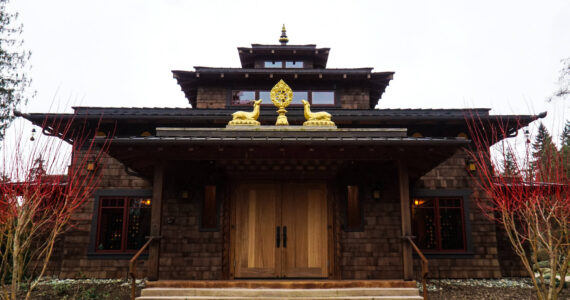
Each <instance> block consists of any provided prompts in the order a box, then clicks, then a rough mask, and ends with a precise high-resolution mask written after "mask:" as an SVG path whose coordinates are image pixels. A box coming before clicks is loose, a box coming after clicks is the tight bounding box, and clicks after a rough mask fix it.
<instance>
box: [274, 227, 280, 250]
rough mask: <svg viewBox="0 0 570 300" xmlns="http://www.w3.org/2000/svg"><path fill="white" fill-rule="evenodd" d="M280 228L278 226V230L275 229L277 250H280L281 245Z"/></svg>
mask: <svg viewBox="0 0 570 300" xmlns="http://www.w3.org/2000/svg"><path fill="white" fill-rule="evenodd" d="M279 229H280V227H279V226H277V228H275V246H276V247H277V248H279V244H280V243H281V233H280V232H279V231H280V230H279Z"/></svg>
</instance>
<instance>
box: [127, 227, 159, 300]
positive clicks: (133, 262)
mask: <svg viewBox="0 0 570 300" xmlns="http://www.w3.org/2000/svg"><path fill="white" fill-rule="evenodd" d="M158 239H160V236H149V237H148V241H146V243H144V245H143V246H142V247H141V248H140V249H139V251H138V252H137V253H136V254H135V256H133V258H131V260H130V261H129V275H130V276H131V280H132V282H131V300H135V297H136V290H137V278H136V274H135V273H136V272H137V264H136V263H137V259H138V258H139V256H141V254H142V253H143V252H144V250H146V248H148V246H149V245H150V243H151V242H152V241H154V240H158Z"/></svg>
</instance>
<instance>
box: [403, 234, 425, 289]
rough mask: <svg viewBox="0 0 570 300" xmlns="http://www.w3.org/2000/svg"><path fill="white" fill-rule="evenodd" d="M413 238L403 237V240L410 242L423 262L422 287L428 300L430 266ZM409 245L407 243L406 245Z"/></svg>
mask: <svg viewBox="0 0 570 300" xmlns="http://www.w3.org/2000/svg"><path fill="white" fill-rule="evenodd" d="M412 238H413V237H412V236H409V235H405V236H403V237H402V239H404V240H406V241H408V242H409V244H410V246H411V247H412V249H413V250H414V251H416V253H417V254H418V256H419V257H420V260H421V262H422V287H423V290H424V292H423V294H424V295H423V296H424V300H428V292H427V276H428V272H429V266H428V263H429V262H428V260H427V258H426V257H425V255H424V254H423V253H422V251H421V250H420V248H418V246H417V245H416V243H414V241H413V240H412ZM406 244H407V243H406Z"/></svg>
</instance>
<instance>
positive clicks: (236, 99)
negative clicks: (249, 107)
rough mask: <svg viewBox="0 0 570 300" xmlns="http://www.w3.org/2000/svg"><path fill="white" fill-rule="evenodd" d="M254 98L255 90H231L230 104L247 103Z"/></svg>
mask: <svg viewBox="0 0 570 300" xmlns="http://www.w3.org/2000/svg"><path fill="white" fill-rule="evenodd" d="M253 100H256V99H255V91H232V104H234V105H240V104H249V103H251V101H253Z"/></svg>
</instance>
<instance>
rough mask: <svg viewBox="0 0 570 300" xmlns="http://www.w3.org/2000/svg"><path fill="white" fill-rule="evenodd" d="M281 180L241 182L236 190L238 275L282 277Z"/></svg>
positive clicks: (236, 270)
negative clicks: (279, 236) (278, 229)
mask: <svg viewBox="0 0 570 300" xmlns="http://www.w3.org/2000/svg"><path fill="white" fill-rule="evenodd" d="M280 188H281V187H280V185H278V184H269V183H267V184H258V183H256V184H241V185H238V186H237V187H236V189H235V190H234V197H235V199H236V202H235V205H236V206H235V209H236V211H235V213H236V215H235V218H236V234H235V237H236V241H235V251H236V252H235V259H236V261H235V277H255V278H263V277H278V276H279V275H280V273H281V252H280V251H279V250H280V249H279V248H277V247H276V242H275V239H276V238H275V236H276V227H277V226H280V224H281V213H280V211H281V201H280V200H281V199H280V197H279V194H280V192H281V189H280Z"/></svg>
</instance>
